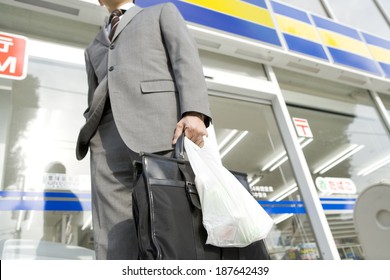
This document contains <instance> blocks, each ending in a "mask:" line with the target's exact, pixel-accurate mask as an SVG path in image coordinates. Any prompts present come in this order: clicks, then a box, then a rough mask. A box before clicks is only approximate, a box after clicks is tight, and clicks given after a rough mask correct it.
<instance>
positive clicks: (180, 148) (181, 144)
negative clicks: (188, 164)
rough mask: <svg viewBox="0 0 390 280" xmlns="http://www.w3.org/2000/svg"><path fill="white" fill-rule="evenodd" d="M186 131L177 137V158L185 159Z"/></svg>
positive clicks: (175, 155)
mask: <svg viewBox="0 0 390 280" xmlns="http://www.w3.org/2000/svg"><path fill="white" fill-rule="evenodd" d="M184 137H185V136H184V133H183V134H182V135H180V137H179V138H178V139H177V141H176V144H175V152H174V155H173V156H174V157H175V158H176V159H182V160H184Z"/></svg>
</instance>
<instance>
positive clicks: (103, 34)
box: [96, 27, 110, 47]
mask: <svg viewBox="0 0 390 280" xmlns="http://www.w3.org/2000/svg"><path fill="white" fill-rule="evenodd" d="M96 40H98V41H99V42H100V43H102V44H103V45H105V46H107V47H108V46H109V45H110V40H108V34H107V30H106V28H104V27H102V28H101V29H100V31H99V33H98V34H97V35H96Z"/></svg>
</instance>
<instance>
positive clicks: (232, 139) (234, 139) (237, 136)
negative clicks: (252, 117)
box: [219, 130, 249, 159]
mask: <svg viewBox="0 0 390 280" xmlns="http://www.w3.org/2000/svg"><path fill="white" fill-rule="evenodd" d="M233 132H234V133H233ZM248 132H249V131H247V130H245V131H241V132H240V131H238V130H234V131H232V132H231V133H229V135H228V136H227V137H226V138H225V139H224V141H223V142H222V143H221V145H219V150H220V154H221V159H222V158H223V157H224V156H226V155H227V154H228V153H229V152H230V151H231V150H232V149H233V148H234V147H235V146H236V145H237V144H238V143H239V142H240V141H241V140H242V139H243V138H244V137H245V136H246V135H247V134H248ZM227 138H229V139H228V140H226V139H227ZM222 144H223V145H222Z"/></svg>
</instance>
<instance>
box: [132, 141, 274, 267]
mask: <svg viewBox="0 0 390 280" xmlns="http://www.w3.org/2000/svg"><path fill="white" fill-rule="evenodd" d="M183 142H184V141H182V138H180V141H178V144H177V145H176V148H175V152H174V157H173V158H168V157H164V156H160V155H156V154H150V153H141V154H140V156H141V162H135V163H134V167H135V168H134V169H135V172H136V174H135V176H136V177H137V179H136V183H135V186H134V190H133V215H134V221H135V224H136V228H137V235H138V244H139V248H138V249H139V259H146V260H162V259H164V260H165V259H172V260H191V259H207V260H213V259H214V260H220V259H269V258H268V254H267V252H266V249H265V246H264V243H263V241H258V242H255V243H253V244H251V245H249V246H248V247H245V248H219V247H215V246H212V245H208V244H206V239H207V232H206V230H205V229H204V227H203V224H202V211H201V207H200V200H199V196H198V193H197V190H196V187H195V184H194V178H195V175H194V173H193V171H192V168H191V166H190V163H189V162H188V161H186V160H185V159H184V147H183Z"/></svg>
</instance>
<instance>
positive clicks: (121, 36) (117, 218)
mask: <svg viewBox="0 0 390 280" xmlns="http://www.w3.org/2000/svg"><path fill="white" fill-rule="evenodd" d="M85 58H86V68H87V75H88V83H89V92H88V108H87V110H86V111H85V113H84V116H85V117H86V123H85V125H84V126H83V127H82V128H81V130H80V134H79V137H78V140H77V148H76V155H77V158H78V159H82V158H84V157H85V155H86V154H87V152H88V148H91V178H92V200H93V216H94V220H93V222H94V231H95V232H94V234H95V248H96V250H97V255H98V258H106V257H107V258H133V257H135V256H134V255H132V253H130V254H129V253H128V252H123V254H122V253H119V255H118V254H117V253H115V252H114V251H117V250H121V247H124V246H126V245H125V244H124V243H126V240H123V239H121V238H122V237H125V236H128V231H133V225H132V215H131V188H132V177H131V174H130V172H131V160H133V159H134V156H136V155H137V153H138V152H140V151H147V152H159V151H166V150H170V149H172V137H173V133H174V129H175V126H176V123H177V122H178V120H180V119H181V117H182V115H183V114H184V113H185V112H190V111H194V112H199V113H202V114H203V115H205V116H206V119H205V123H206V125H208V123H209V120H210V117H209V116H210V115H211V114H210V111H209V103H208V97H207V88H206V83H205V80H204V76H203V72H202V66H201V63H200V60H199V56H198V50H197V47H196V44H195V42H194V40H193V38H192V37H191V35H190V33H189V32H188V29H187V27H186V24H185V22H184V20H183V18H182V17H181V15H180V13H179V12H178V11H177V9H176V7H175V6H174V5H173V4H171V3H166V4H162V5H156V6H153V7H150V8H145V9H141V8H139V7H138V6H135V7H133V8H131V9H130V10H129V11H128V12H126V13H125V14H124V15H123V17H122V19H121V21H120V23H119V25H118V28H117V30H116V33H115V36H114V39H113V42H112V43H110V42H109V40H108V36H107V31H106V30H105V29H104V28H103V29H102V30H101V31H100V32H99V33H98V34H97V36H96V38H95V39H94V40H93V42H92V43H91V44H90V45H89V46H88V48H87V49H86V51H85ZM107 100H110V102H108V101H107ZM107 103H108V104H109V103H110V104H111V109H110V108H107V107H108V106H107ZM129 166H130V167H129ZM108 186H109V187H108ZM129 196H130V200H129V198H128V197H129ZM103 217H104V218H103ZM121 223H125V224H126V225H125V226H124V227H121ZM116 227H120V228H121V229H120V230H119V231H114V230H113V229H114V228H116ZM131 234H133V233H131ZM131 234H130V235H131ZM110 236H111V237H110ZM127 238H128V237H127ZM114 239H115V240H116V241H115V240H114ZM99 240H102V241H99ZM110 242H114V243H115V242H117V243H118V244H116V245H115V246H113V247H112V250H111V252H114V253H110V248H109V247H110ZM131 242H133V241H131ZM131 242H129V244H130V243H131ZM98 243H101V244H98ZM107 244H108V245H107ZM131 244H132V245H131V246H133V248H130V247H131V246H130V247H129V248H128V250H131V249H132V250H133V251H134V246H135V245H134V244H133V243H131ZM107 247H108V249H107ZM107 250H108V251H109V252H107ZM110 254H113V255H111V257H110Z"/></svg>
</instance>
